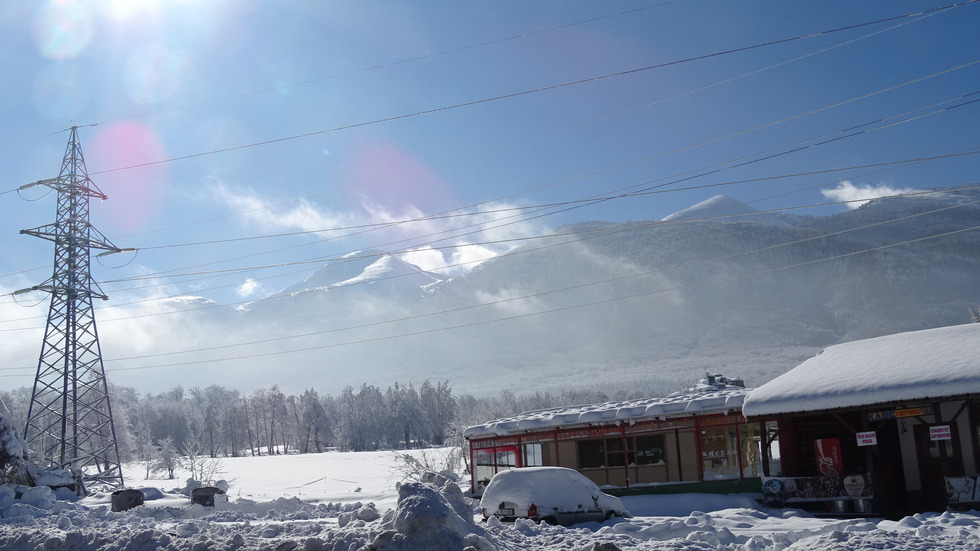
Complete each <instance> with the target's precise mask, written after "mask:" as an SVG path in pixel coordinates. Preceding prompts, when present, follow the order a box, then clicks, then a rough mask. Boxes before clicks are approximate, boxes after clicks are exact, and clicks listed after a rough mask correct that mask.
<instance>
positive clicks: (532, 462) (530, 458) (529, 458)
mask: <svg viewBox="0 0 980 551" xmlns="http://www.w3.org/2000/svg"><path fill="white" fill-rule="evenodd" d="M542 465H544V458H543V456H542V453H541V444H524V466H525V467H540V466H542Z"/></svg>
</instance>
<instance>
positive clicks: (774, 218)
mask: <svg viewBox="0 0 980 551" xmlns="http://www.w3.org/2000/svg"><path fill="white" fill-rule="evenodd" d="M726 217H727V219H728V220H734V221H741V222H753V223H755V224H768V225H771V226H778V227H781V228H789V227H792V226H793V225H794V224H793V223H792V222H791V220H792V218H791V217H789V216H786V215H783V214H778V213H766V212H760V211H759V210H758V209H756V208H755V207H752V206H749V205H746V204H745V203H743V202H741V201H739V200H737V199H732V198H731V197H728V196H725V195H715V196H714V197H712V198H710V199H705V200H704V201H701V202H700V203H698V204H696V205H694V206H692V207H688V208H686V209H683V210H679V211H677V212H675V213H673V214H670V215H668V216H665V217H664V218H663V219H662V220H661V221H662V222H677V221H680V220H712V219H721V218H726ZM732 217H734V218H732Z"/></svg>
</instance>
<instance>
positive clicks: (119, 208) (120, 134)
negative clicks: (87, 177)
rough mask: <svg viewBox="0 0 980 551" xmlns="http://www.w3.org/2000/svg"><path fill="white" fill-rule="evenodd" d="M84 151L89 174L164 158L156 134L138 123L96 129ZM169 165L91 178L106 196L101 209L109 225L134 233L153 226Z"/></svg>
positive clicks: (164, 193)
mask: <svg viewBox="0 0 980 551" xmlns="http://www.w3.org/2000/svg"><path fill="white" fill-rule="evenodd" d="M99 129H100V130H99V132H98V134H96V136H95V139H94V140H93V141H92V146H91V147H89V148H87V149H88V150H87V151H86V159H87V162H88V165H89V172H95V171H101V170H112V169H116V168H125V167H130V166H134V165H139V164H143V163H150V162H153V161H159V160H162V159H166V158H167V152H166V149H165V148H164V146H163V143H161V141H160V140H159V138H157V136H156V134H155V133H154V132H153V131H152V130H151V129H149V128H148V127H146V126H145V125H142V124H139V123H131V122H125V123H117V124H111V125H108V126H99ZM168 167H169V165H167V164H166V163H164V164H155V165H150V166H145V167H140V168H133V169H129V170H120V171H115V172H107V173H104V174H99V175H96V176H93V180H94V181H95V184H96V185H97V186H98V187H99V188H100V189H101V190H102V191H103V192H104V193H105V194H106V195H107V196H108V197H109V201H108V202H107V204H106V206H105V210H106V211H107V213H108V218H109V222H110V223H112V224H114V225H115V226H116V227H118V228H120V229H123V230H126V231H134V230H138V229H143V228H146V227H147V226H148V225H149V224H151V223H153V220H154V217H155V216H156V213H157V212H158V211H159V210H160V209H161V207H162V206H163V202H164V199H165V197H166V191H167V183H168V177H169V175H170V170H169V168H168Z"/></svg>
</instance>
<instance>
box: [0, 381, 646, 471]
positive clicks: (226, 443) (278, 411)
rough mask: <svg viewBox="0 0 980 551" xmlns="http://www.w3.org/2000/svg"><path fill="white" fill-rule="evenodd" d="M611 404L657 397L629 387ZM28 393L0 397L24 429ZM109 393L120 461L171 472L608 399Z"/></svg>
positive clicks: (386, 445) (354, 445)
mask: <svg viewBox="0 0 980 551" xmlns="http://www.w3.org/2000/svg"><path fill="white" fill-rule="evenodd" d="M629 388H630V391H628V392H627V391H620V392H617V393H615V394H614V396H613V397H614V398H615V399H628V398H634V397H645V396H650V395H653V394H649V393H646V394H645V395H644V392H643V391H642V390H639V389H640V388H642V387H638V386H637V385H631V386H630V387H629ZM30 394H31V389H30V388H27V387H22V388H18V389H14V390H12V391H10V392H0V400H3V402H4V403H5V404H6V405H7V408H8V409H9V411H10V414H11V417H12V419H11V420H10V421H11V422H12V425H13V426H14V427H20V430H23V429H22V428H23V427H24V426H25V424H26V421H27V406H28V405H29V403H30ZM109 395H110V401H111V407H112V414H113V420H114V425H115V432H116V441H117V444H118V446H119V451H120V455H121V456H122V457H121V459H122V461H123V462H132V461H137V462H140V463H141V464H145V465H146V468H147V475H149V472H150V470H151V468H152V469H163V470H165V471H169V474H170V475H171V476H173V471H174V469H175V468H176V466H177V465H178V464H179V462H180V461H181V458H188V457H189V458H191V459H192V460H193V459H195V458H219V457H239V456H244V455H251V456H255V455H268V454H287V453H316V452H323V451H326V450H327V449H339V450H341V451H373V450H397V449H407V448H423V447H430V446H445V445H461V444H462V441H463V439H462V432H463V430H464V429H465V428H466V427H467V426H470V425H473V424H477V423H483V422H486V421H489V420H491V419H496V418H501V417H507V416H511V415H515V414H518V413H520V412H523V411H529V410H534V409H542V408H548V407H559V406H567V405H575V404H588V403H596V402H602V401H606V400H609V399H610V398H609V396H608V395H607V394H605V393H603V392H601V391H597V390H568V389H565V390H561V391H559V392H557V393H554V394H553V393H550V392H533V393H524V394H520V395H518V394H515V393H513V392H512V391H508V390H503V391H499V392H498V393H497V394H495V395H491V396H486V397H475V396H473V395H469V394H463V395H458V396H457V395H454V394H453V392H452V389H451V388H450V386H449V383H448V382H437V383H435V384H432V383H431V382H430V381H428V380H426V381H425V382H423V383H422V384H421V385H420V386H419V387H417V388H416V387H415V386H414V385H413V384H412V383H408V384H402V383H398V382H396V383H394V384H393V385H391V386H389V387H388V388H386V389H384V390H382V389H381V388H379V387H377V386H373V385H368V384H364V385H361V387H360V388H359V389H357V390H355V389H354V388H353V387H351V386H347V387H345V388H344V389H343V390H342V391H341V392H340V394H338V395H336V396H331V395H321V394H319V393H317V391H316V390H313V389H308V390H305V391H304V392H303V393H302V394H296V395H293V394H290V395H287V394H285V393H283V392H282V391H281V390H280V389H279V387H278V386H273V387H272V388H263V389H258V390H255V391H253V392H252V393H251V394H243V393H241V392H239V391H238V390H234V389H229V388H226V387H223V386H220V385H211V386H208V387H204V388H201V387H191V388H188V389H185V388H184V387H183V386H176V387H174V388H172V389H170V390H168V391H166V392H162V393H160V394H141V393H139V392H137V391H136V390H135V389H133V388H130V387H120V386H114V385H111V384H110V388H109Z"/></svg>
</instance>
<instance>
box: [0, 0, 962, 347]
mask: <svg viewBox="0 0 980 551" xmlns="http://www.w3.org/2000/svg"><path fill="white" fill-rule="evenodd" d="M947 5H948V4H947V2H943V1H927V2H926V1H917V2H911V1H890V2H882V1H874V2H859V3H855V2H843V1H840V2H837V1H833V2H781V1H758V2H727V1H712V0H681V1H677V2H660V1H654V2H632V1H630V2H626V1H624V2H594V1H591V2H586V1H561V2H558V1H541V2H527V1H496V2H448V1H428V2H373V1H368V2H365V1H350V2H334V1H323V2H313V1H283V2H251V1H220V0H214V1H204V0H184V1H176V0H174V1H166V0H143V1H133V0H130V1H123V0H119V1H115V2H112V1H107V2H83V1H77V2H76V1H68V0H54V1H48V2H33V1H19V0H18V1H10V2H4V3H3V4H2V5H0V67H3V69H4V79H3V80H4V84H3V86H0V112H2V120H3V124H2V125H0V164H2V166H3V168H4V170H3V174H4V179H3V183H2V184H0V192H9V191H10V190H14V189H16V188H18V187H19V186H21V185H23V184H27V183H30V182H34V181H36V180H39V179H42V178H50V177H53V176H56V175H57V173H58V170H59V168H60V163H61V160H62V156H63V154H64V151H65V145H66V141H67V138H68V134H67V133H66V132H62V131H63V130H64V129H66V128H68V127H69V126H72V125H79V126H82V125H95V126H83V127H81V128H79V130H78V132H79V136H80V138H81V144H82V149H83V152H84V154H85V159H86V162H87V167H88V171H89V174H90V176H91V178H92V180H93V182H94V183H95V184H96V185H97V186H98V187H99V188H100V189H101V190H102V191H103V192H105V193H106V194H107V195H108V196H109V200H108V201H105V202H97V203H93V205H92V223H93V224H94V225H95V226H96V227H97V228H99V229H100V230H101V231H102V233H104V234H105V235H106V236H108V237H109V239H111V240H112V241H113V242H114V243H115V244H116V245H119V246H121V247H135V248H138V249H139V252H138V253H136V254H135V255H132V254H130V255H126V256H125V257H123V256H120V257H111V258H107V259H104V260H102V264H104V265H105V266H103V265H102V264H96V266H95V273H94V275H95V277H96V279H98V280H100V281H102V282H104V283H103V284H102V287H103V290H104V291H106V292H107V293H108V294H109V295H110V297H112V299H113V300H117V301H118V300H121V301H134V300H139V299H140V298H141V297H171V296H178V295H186V294H191V295H199V296H204V297H207V298H210V299H213V300H217V301H219V302H222V303H225V304H235V303H236V302H239V301H245V300H252V299H255V298H260V297H262V296H264V295H266V294H268V293H272V292H275V291H276V290H278V289H281V288H283V287H285V286H287V285H289V284H291V283H294V282H296V281H298V280H300V279H302V278H303V277H305V276H306V275H308V274H309V272H310V271H311V270H313V269H315V268H316V266H317V265H318V261H320V260H324V259H331V258H338V257H340V256H343V255H345V254H348V253H350V252H352V251H356V250H358V249H363V248H375V249H381V250H387V251H413V250H414V251H417V252H415V253H413V254H410V255H408V256H407V258H408V259H410V260H412V261H414V262H417V263H419V264H420V265H423V267H425V268H428V269H433V270H437V269H443V270H444V271H446V272H454V271H459V270H462V269H465V268H466V267H469V266H472V265H473V264H472V263H473V262H474V261H478V260H480V259H482V258H488V257H490V256H493V255H494V254H498V253H500V252H502V251H503V250H506V248H508V247H509V246H513V243H512V242H508V241H507V240H508V239H514V238H519V237H526V236H533V235H539V234H542V233H544V232H546V231H548V230H549V229H552V228H554V227H557V226H560V225H562V224H568V223H574V222H579V221H585V220H607V221H617V222H621V221H628V220H648V219H660V218H662V217H664V216H666V215H668V214H670V213H672V212H675V211H677V210H680V209H683V208H685V207H688V206H691V205H693V204H695V203H698V202H700V201H702V200H705V199H707V198H709V197H711V196H713V195H716V194H719V193H723V194H726V195H729V196H732V197H734V198H737V199H739V200H741V201H743V202H751V203H752V204H753V205H754V206H755V207H756V208H759V209H783V208H793V207H809V206H812V205H819V204H821V203H825V202H828V201H836V200H842V199H855V198H864V197H870V196H874V195H876V194H888V193H893V192H895V191H900V190H910V189H920V188H930V187H957V186H965V185H970V184H971V183H973V182H975V181H976V174H977V170H976V169H977V167H978V160H977V158H976V156H975V155H966V156H960V157H952V158H943V159H938V160H933V161H929V162H922V163H917V164H914V165H889V166H887V167H883V168H882V167H878V168H850V169H848V167H859V166H864V165H871V164H876V163H885V162H891V161H900V160H906V159H919V158H925V157H937V156H945V155H949V154H953V153H958V152H964V151H970V150H976V148H978V147H980V124H978V122H980V103H968V102H969V101H971V100H977V99H978V98H980V96H978V95H974V96H970V95H969V94H977V93H978V92H980V38H978V34H977V30H976V29H978V28H980V4H977V3H966V4H965V5H959V6H957V7H953V8H950V9H948V10H936V8H941V7H944V6H947ZM918 12H924V13H921V14H919V15H910V16H909V17H900V16H904V15H908V14H916V13H918ZM886 19H887V21H881V20H886ZM875 21H880V22H877V23H872V22H875ZM867 23H871V24H867ZM828 31H834V32H828ZM726 52H727V53H726ZM954 107H955V108H954ZM898 122H901V124H894V123H898ZM830 138H840V139H836V140H833V141H829V143H820V142H826V141H828V140H829V139H830ZM803 145H809V146H810V147H806V148H804V149H802V150H800V151H795V152H790V150H794V149H798V148H800V147H801V146H803ZM776 153H783V154H781V155H777V156H774V157H772V156H773V155H774V154H776ZM763 157H772V158H765V159H764V158H763ZM746 161H754V162H751V163H748V164H744V163H745V162H746ZM137 165H143V166H137ZM737 165H741V166H737ZM133 167H136V168H133ZM839 169H844V170H839ZM884 169H888V170H884ZM827 171H832V172H827ZM806 172H821V173H820V174H811V175H807V176H796V177H788V176H787V177H783V178H775V177H778V176H784V175H791V174H797V173H806ZM702 173H710V174H707V175H704V176H699V177H696V178H689V177H690V176H694V175H699V174H702ZM759 179H762V180H759ZM746 180H756V181H753V182H743V181H746ZM731 182H743V183H731ZM719 184H727V185H719ZM653 186H660V187H658V188H657V189H658V190H659V191H663V193H654V194H639V195H635V196H631V197H627V198H620V199H615V200H608V201H602V202H599V203H596V204H591V203H589V202H586V201H583V200H585V199H589V198H596V197H607V196H611V195H619V194H622V193H624V192H626V191H637V190H649V189H650V188H652V187H653ZM691 188H694V189H691ZM541 205H552V206H549V207H541ZM554 205H561V206H554ZM569 207H574V208H569ZM845 208H847V207H845V206H827V207H821V208H806V209H801V210H794V211H793V212H794V213H797V214H815V215H823V214H828V213H831V212H838V211H841V210H843V209H845ZM439 214H453V215H456V216H439V217H434V218H432V216H433V215H439ZM53 217H54V197H53V195H52V194H49V195H44V193H43V189H42V188H32V189H28V190H24V191H22V192H21V193H20V194H18V193H5V194H3V195H0V221H2V222H0V232H2V235H5V236H6V237H4V238H3V243H4V252H3V253H2V254H0V291H2V292H4V293H9V292H11V291H13V290H16V289H20V288H23V287H27V286H30V285H32V284H35V283H39V282H41V281H43V280H44V279H46V278H47V277H49V276H50V270H51V267H50V263H51V250H50V246H49V244H48V243H47V242H44V241H41V240H38V239H35V238H31V237H28V236H22V235H18V232H19V230H21V229H26V228H33V227H37V226H40V225H43V224H46V223H48V222H50V221H52V220H53ZM423 217H430V218H427V219H425V220H423V221H417V222H413V223H402V224H393V222H399V221H405V220H414V219H418V218H423ZM481 243H483V245H479V246H472V245H473V244H481ZM461 244H469V245H471V246H469V247H465V248H459V249H453V248H451V247H452V246H454V245H461ZM431 247H448V248H442V249H438V250H436V251H434V250H432V249H431ZM271 265H276V266H278V267H277V268H269V267H268V266H271ZM239 269H240V271H238V270H239ZM218 270H236V271H234V272H215V271H218ZM204 272H209V273H208V274H204ZM174 274H178V275H180V274H183V275H182V276H181V277H176V278H174V277H169V276H171V275H174ZM133 278H142V279H133ZM2 301H3V303H4V305H3V312H4V313H5V314H4V316H5V317H6V318H7V319H8V323H7V325H8V327H9V326H10V325H12V324H16V323H19V324H21V325H31V324H32V323H33V324H35V325H38V324H39V322H37V321H36V320H35V321H33V322H32V321H20V322H17V321H10V320H17V319H20V318H22V317H24V316H21V315H19V314H17V311H18V310H17V308H18V307H15V306H12V305H11V299H10V298H9V297H8V298H7V299H2ZM40 324H41V325H43V321H42V322H40ZM38 345H39V343H38Z"/></svg>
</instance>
